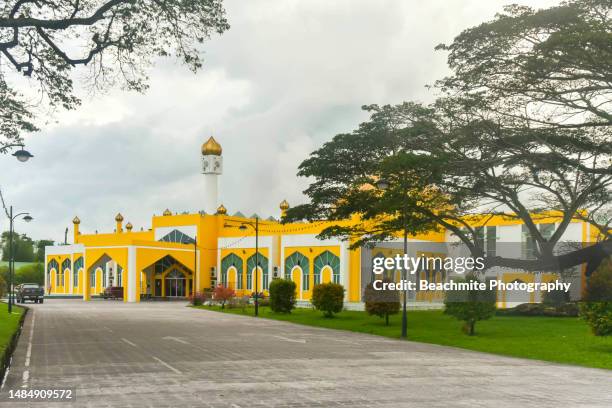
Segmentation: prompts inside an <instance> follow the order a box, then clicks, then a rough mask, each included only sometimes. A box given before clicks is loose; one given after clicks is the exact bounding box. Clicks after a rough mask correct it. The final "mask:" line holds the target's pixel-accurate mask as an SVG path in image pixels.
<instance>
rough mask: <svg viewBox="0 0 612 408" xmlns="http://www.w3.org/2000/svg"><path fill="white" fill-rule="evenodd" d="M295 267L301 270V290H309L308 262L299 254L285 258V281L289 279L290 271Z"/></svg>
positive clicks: (295, 253)
mask: <svg viewBox="0 0 612 408" xmlns="http://www.w3.org/2000/svg"><path fill="white" fill-rule="evenodd" d="M296 266H299V267H300V269H301V270H302V290H309V289H310V276H309V271H310V262H309V261H308V258H307V257H306V256H305V255H304V254H302V253H301V252H297V251H296V252H294V253H292V254H291V255H289V256H288V257H287V258H285V279H291V271H292V270H293V268H295V267H296Z"/></svg>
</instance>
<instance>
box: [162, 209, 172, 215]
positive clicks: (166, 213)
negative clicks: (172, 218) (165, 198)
mask: <svg viewBox="0 0 612 408" xmlns="http://www.w3.org/2000/svg"><path fill="white" fill-rule="evenodd" d="M169 215H172V211H170V210H169V209H167V208H166V211H164V216H166V217H167V216H169Z"/></svg>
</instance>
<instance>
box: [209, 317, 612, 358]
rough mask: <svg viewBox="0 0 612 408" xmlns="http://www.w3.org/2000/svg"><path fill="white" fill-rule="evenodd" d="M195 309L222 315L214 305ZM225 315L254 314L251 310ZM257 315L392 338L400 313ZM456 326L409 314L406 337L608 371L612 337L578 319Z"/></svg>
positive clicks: (397, 329)
mask: <svg viewBox="0 0 612 408" xmlns="http://www.w3.org/2000/svg"><path fill="white" fill-rule="evenodd" d="M200 308H202V309H206V310H215V311H221V309H220V307H218V306H200ZM225 312H227V313H235V314H248V315H253V308H252V307H249V308H248V309H246V310H245V311H242V310H241V309H239V308H238V309H226V310H225ZM260 317H265V318H269V319H276V320H284V321H290V322H293V323H299V324H304V325H308V326H317V327H326V328H330V329H340V330H350V331H356V332H361V333H371V334H377V335H381V336H387V337H395V338H399V334H400V315H399V314H398V315H395V316H392V317H391V321H390V324H389V326H385V324H384V321H383V319H380V318H377V317H372V316H368V315H367V314H366V313H365V312H357V311H343V312H341V313H340V314H338V315H336V316H335V317H334V318H331V319H326V318H323V317H322V314H321V313H320V312H317V311H314V310H312V309H295V310H294V311H293V312H292V313H291V314H290V315H283V314H276V313H273V312H272V311H271V310H270V309H269V308H267V307H262V308H260ZM461 326H462V323H461V322H459V321H458V320H456V319H454V318H452V317H450V316H446V315H444V314H443V313H442V312H441V311H409V312H408V339H409V340H412V341H419V342H424V343H434V344H442V345H447V346H454V347H461V348H466V349H470V350H477V351H485V352H489V353H496V354H503V355H507V356H514V357H523V358H531V359H538V360H546V361H553V362H558V363H565V364H575V365H581V366H587V367H598V368H607V369H612V337H607V338H605V337H596V336H593V335H592V334H591V332H590V330H589V327H588V326H587V325H586V323H585V322H584V321H582V320H580V319H578V318H569V317H515V316H504V317H501V316H497V317H494V318H492V319H490V320H486V321H481V322H478V323H477V324H476V335H475V336H467V335H466V334H464V333H463V332H462V331H461Z"/></svg>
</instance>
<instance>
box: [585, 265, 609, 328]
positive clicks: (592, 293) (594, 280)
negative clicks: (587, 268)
mask: <svg viewBox="0 0 612 408" xmlns="http://www.w3.org/2000/svg"><path fill="white" fill-rule="evenodd" d="M580 315H581V316H582V318H583V319H584V320H586V321H587V323H588V324H589V326H591V330H592V331H593V334H594V335H596V336H610V335H612V257H609V258H607V259H606V260H605V261H603V262H602V264H601V265H600V266H599V268H597V270H595V272H593V274H592V275H591V276H590V277H589V279H588V281H587V287H586V291H585V296H584V302H582V303H581V304H580Z"/></svg>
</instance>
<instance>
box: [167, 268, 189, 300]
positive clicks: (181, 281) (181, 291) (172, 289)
mask: <svg viewBox="0 0 612 408" xmlns="http://www.w3.org/2000/svg"><path fill="white" fill-rule="evenodd" d="M165 283H166V285H165V286H166V297H185V296H187V280H186V279H185V275H183V274H182V273H181V272H179V271H178V270H177V269H175V270H173V271H172V272H170V273H168V274H167V275H166V282H165Z"/></svg>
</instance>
